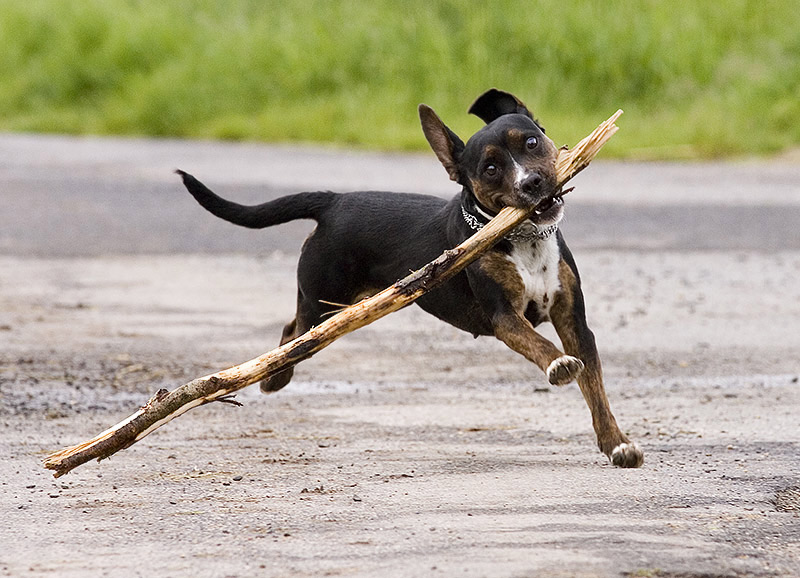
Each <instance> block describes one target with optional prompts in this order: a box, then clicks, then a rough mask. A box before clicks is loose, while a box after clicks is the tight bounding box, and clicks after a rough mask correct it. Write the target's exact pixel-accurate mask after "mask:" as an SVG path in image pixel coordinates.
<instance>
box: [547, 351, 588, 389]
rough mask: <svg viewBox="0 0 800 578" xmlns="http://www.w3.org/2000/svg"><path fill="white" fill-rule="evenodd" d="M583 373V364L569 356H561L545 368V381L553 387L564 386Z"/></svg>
mask: <svg viewBox="0 0 800 578" xmlns="http://www.w3.org/2000/svg"><path fill="white" fill-rule="evenodd" d="M581 371H583V362H582V361H581V360H580V359H578V358H577V357H572V356H571V355H562V356H561V357H558V358H556V359H554V360H553V362H552V363H551V364H550V365H549V366H548V367H547V379H548V381H549V382H550V383H552V384H553V385H566V384H568V383H569V382H570V381H572V380H573V379H575V378H576V377H578V375H580V373H581Z"/></svg>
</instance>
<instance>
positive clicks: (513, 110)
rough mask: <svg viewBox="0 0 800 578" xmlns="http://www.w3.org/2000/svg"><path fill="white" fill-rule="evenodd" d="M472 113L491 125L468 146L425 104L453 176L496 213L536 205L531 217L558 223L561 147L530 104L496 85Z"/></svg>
mask: <svg viewBox="0 0 800 578" xmlns="http://www.w3.org/2000/svg"><path fill="white" fill-rule="evenodd" d="M469 112H470V113H472V114H474V115H476V116H478V117H479V118H481V119H482V120H483V121H485V122H486V126H484V127H483V128H482V129H481V130H479V131H478V132H476V133H475V134H474V135H473V136H472V138H470V139H469V140H468V141H467V144H464V142H463V141H462V140H461V139H460V138H459V137H458V135H456V134H455V133H454V132H453V131H451V130H450V129H449V128H448V127H447V126H445V124H444V123H443V122H442V121H441V119H440V118H439V117H438V116H437V115H436V113H435V112H433V109H431V108H430V107H428V106H426V105H424V104H421V105H420V106H419V116H420V120H421V122H422V130H423V132H424V133H425V138H427V139H428V143H430V145H431V148H432V149H433V152H435V153H436V156H437V157H438V158H439V161H440V162H441V163H442V165H444V168H445V169H446V170H447V173H448V174H449V175H450V178H451V179H452V180H454V181H456V182H457V183H459V184H461V185H462V186H464V187H465V188H467V189H468V190H469V191H471V192H472V194H473V195H475V198H476V199H477V200H478V202H479V203H480V204H481V205H483V206H484V207H486V208H487V209H489V210H490V211H492V212H494V213H497V212H499V211H500V210H501V209H502V208H503V207H516V208H523V209H529V208H533V207H536V211H535V213H534V214H533V216H532V217H531V220H532V221H533V222H534V223H536V224H540V225H547V224H551V223H555V222H558V220H560V218H561V213H562V207H563V205H562V202H561V199H560V197H557V196H556V193H557V192H558V191H557V190H556V185H557V183H556V165H555V161H556V156H557V154H558V150H557V149H556V146H555V145H554V144H553V141H551V140H550V139H549V138H548V137H547V136H545V134H544V129H543V128H542V127H541V126H540V125H539V123H538V122H536V120H534V118H533V115H531V113H530V112H529V111H528V109H527V108H526V106H525V105H524V104H523V103H522V102H521V101H520V100H519V99H518V98H516V97H515V96H513V95H511V94H509V93H507V92H503V91H501V90H497V89H494V88H493V89H491V90H489V91H488V92H486V93H484V94H483V95H481V96H480V97H479V98H478V99H477V100H476V101H475V102H474V103H473V105H472V106H471V107H470V109H469Z"/></svg>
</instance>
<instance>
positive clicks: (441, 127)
mask: <svg viewBox="0 0 800 578" xmlns="http://www.w3.org/2000/svg"><path fill="white" fill-rule="evenodd" d="M419 120H420V122H421V123H422V132H424V133H425V138H426V139H428V144H430V145H431V148H432V149H433V152H435V153H436V156H437V157H438V158H439V162H441V163H442V165H443V166H444V168H445V169H446V170H447V174H448V175H450V178H451V179H452V180H454V181H456V182H458V180H459V177H460V175H459V172H458V161H459V159H460V157H461V153H462V152H464V142H463V141H462V140H461V139H460V138H458V135H457V134H456V133H454V132H453V131H452V130H450V129H449V128H447V126H445V124H444V123H443V122H442V119H440V118H439V117H438V116H437V115H436V113H435V112H433V109H432V108H431V107H429V106H427V105H425V104H420V105H419Z"/></svg>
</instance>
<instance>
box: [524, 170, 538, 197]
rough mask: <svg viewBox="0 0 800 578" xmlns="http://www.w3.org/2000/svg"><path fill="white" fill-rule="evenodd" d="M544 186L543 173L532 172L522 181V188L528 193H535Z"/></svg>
mask: <svg viewBox="0 0 800 578" xmlns="http://www.w3.org/2000/svg"><path fill="white" fill-rule="evenodd" d="M541 187H542V175H540V174H539V173H531V174H529V175H528V177H527V178H526V179H525V180H524V181H522V183H521V185H520V188H521V189H522V192H523V193H525V194H526V195H534V194H536V193H538V192H539V189H540V188H541Z"/></svg>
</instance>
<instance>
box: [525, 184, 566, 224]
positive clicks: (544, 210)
mask: <svg viewBox="0 0 800 578" xmlns="http://www.w3.org/2000/svg"><path fill="white" fill-rule="evenodd" d="M571 190H572V189H571V188H569V189H558V190H557V191H556V192H555V193H553V194H552V195H550V196H548V197H545V198H544V199H542V200H541V201H539V202H538V203H537V204H536V206H535V207H534V208H533V211H532V212H531V216H530V220H531V221H533V222H534V223H536V224H537V225H541V224H548V223H555V222H558V221H560V220H561V214H562V210H563V208H564V198H563V197H564V195H566V194H567V193H568V192H570V191H571Z"/></svg>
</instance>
